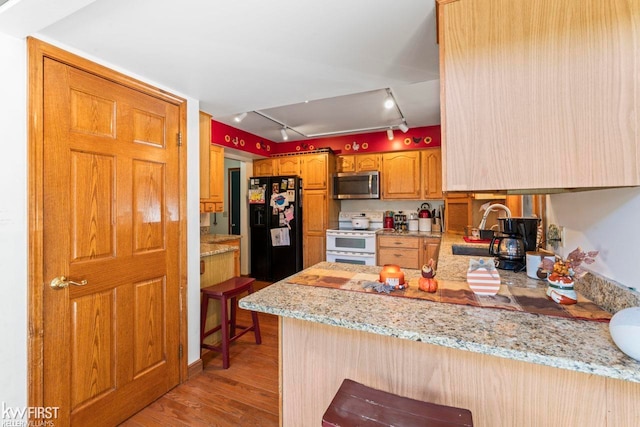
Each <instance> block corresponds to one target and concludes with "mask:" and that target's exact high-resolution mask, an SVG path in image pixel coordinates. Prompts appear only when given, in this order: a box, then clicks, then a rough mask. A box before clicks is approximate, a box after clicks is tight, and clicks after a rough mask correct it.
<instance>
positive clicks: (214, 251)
mask: <svg viewBox="0 0 640 427" xmlns="http://www.w3.org/2000/svg"><path fill="white" fill-rule="evenodd" d="M239 250H240V249H239V248H238V247H237V246H233V245H223V244H220V243H202V242H201V243H200V258H204V257H207V256H211V255H218V254H224V253H227V252H235V251H239Z"/></svg>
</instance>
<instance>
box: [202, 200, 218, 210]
mask: <svg viewBox="0 0 640 427" xmlns="http://www.w3.org/2000/svg"><path fill="white" fill-rule="evenodd" d="M215 211H216V203H212V202H204V212H215Z"/></svg>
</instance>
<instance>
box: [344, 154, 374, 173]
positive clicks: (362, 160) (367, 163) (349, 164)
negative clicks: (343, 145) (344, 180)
mask: <svg viewBox="0 0 640 427" xmlns="http://www.w3.org/2000/svg"><path fill="white" fill-rule="evenodd" d="M381 159H382V155H381V154H378V153H367V154H347V155H344V156H338V157H336V171H337V172H368V171H379V170H380V166H381V165H380V163H381Z"/></svg>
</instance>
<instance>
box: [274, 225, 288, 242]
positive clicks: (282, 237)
mask: <svg viewBox="0 0 640 427" xmlns="http://www.w3.org/2000/svg"><path fill="white" fill-rule="evenodd" d="M271 245H272V246H289V245H291V241H290V240H289V229H288V228H286V227H282V228H272V229H271Z"/></svg>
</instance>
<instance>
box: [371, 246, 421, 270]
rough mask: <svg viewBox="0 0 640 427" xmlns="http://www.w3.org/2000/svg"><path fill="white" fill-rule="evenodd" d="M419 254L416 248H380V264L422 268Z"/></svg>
mask: <svg viewBox="0 0 640 427" xmlns="http://www.w3.org/2000/svg"><path fill="white" fill-rule="evenodd" d="M415 240H417V239H415ZM418 254H419V252H418V251H417V250H416V249H403V248H393V249H392V248H380V250H379V251H378V265H385V264H396V265H399V266H400V267H401V268H420V260H419V259H418Z"/></svg>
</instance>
